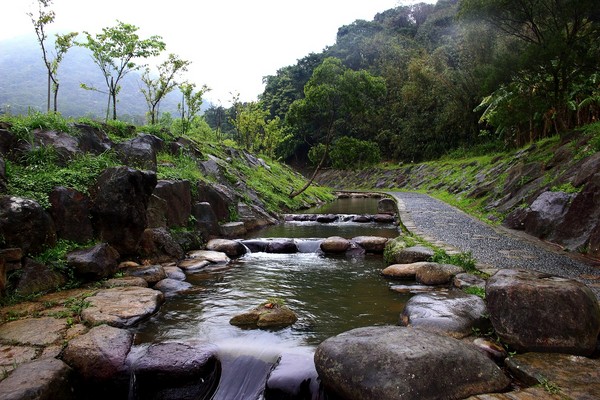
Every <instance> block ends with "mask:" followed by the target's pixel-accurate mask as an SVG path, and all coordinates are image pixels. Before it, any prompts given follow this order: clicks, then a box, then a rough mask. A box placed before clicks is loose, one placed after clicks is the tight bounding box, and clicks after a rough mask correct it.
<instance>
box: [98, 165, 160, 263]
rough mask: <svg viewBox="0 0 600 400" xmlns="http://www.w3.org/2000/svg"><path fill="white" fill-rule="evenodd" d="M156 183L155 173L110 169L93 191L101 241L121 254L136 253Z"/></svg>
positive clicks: (125, 168) (101, 176) (122, 168)
mask: <svg viewBox="0 0 600 400" xmlns="http://www.w3.org/2000/svg"><path fill="white" fill-rule="evenodd" d="M155 186H156V174H155V173H153V172H147V171H137V170H134V169H131V168H127V167H116V168H108V169H106V170H104V172H102V173H101V174H100V176H99V177H98V180H97V183H96V185H95V186H94V187H93V188H92V189H91V190H90V191H91V192H92V196H91V197H92V204H93V206H92V210H91V213H92V221H93V223H94V226H95V228H96V230H97V232H98V234H99V236H100V240H102V241H104V242H107V243H109V244H111V245H112V246H114V247H115V248H116V249H117V251H118V252H119V253H120V254H121V255H128V254H133V253H135V252H136V251H137V248H138V244H139V241H140V238H141V236H142V233H143V232H144V229H146V221H147V220H146V207H147V206H148V201H149V199H150V196H151V195H152V191H153V190H154V187H155Z"/></svg>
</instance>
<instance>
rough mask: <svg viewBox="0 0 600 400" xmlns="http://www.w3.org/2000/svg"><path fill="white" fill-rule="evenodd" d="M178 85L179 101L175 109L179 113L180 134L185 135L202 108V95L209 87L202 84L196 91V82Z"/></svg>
mask: <svg viewBox="0 0 600 400" xmlns="http://www.w3.org/2000/svg"><path fill="white" fill-rule="evenodd" d="M178 87H179V90H180V91H181V103H179V104H177V109H178V110H179V112H180V113H181V131H182V132H181V134H182V135H185V133H186V132H187V131H188V130H189V129H190V127H191V125H192V121H193V120H194V118H195V117H196V116H197V115H198V113H199V112H200V109H201V108H202V96H204V94H205V93H206V92H208V91H209V90H210V89H209V88H208V86H206V85H202V87H201V88H200V90H198V91H196V84H195V83H189V82H183V83H181V84H179V86H178Z"/></svg>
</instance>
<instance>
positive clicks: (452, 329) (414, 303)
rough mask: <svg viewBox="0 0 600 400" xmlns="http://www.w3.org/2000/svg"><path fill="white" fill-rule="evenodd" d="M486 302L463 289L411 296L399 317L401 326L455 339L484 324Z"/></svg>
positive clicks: (485, 319) (485, 320) (467, 334)
mask: <svg viewBox="0 0 600 400" xmlns="http://www.w3.org/2000/svg"><path fill="white" fill-rule="evenodd" d="M486 313H487V310H486V307H485V302H484V301H483V299H482V298H481V297H478V296H475V295H471V294H466V293H465V292H463V291H462V290H452V291H449V292H436V293H424V294H418V295H416V296H413V297H411V298H410V299H409V300H408V302H407V303H406V306H405V307H404V311H403V312H402V315H401V316H400V323H401V324H402V325H404V326H412V327H418V328H419V329H424V330H427V331H430V332H436V333H440V334H443V335H448V336H451V337H454V338H457V339H460V338H463V337H466V336H469V335H470V334H471V333H473V328H478V329H481V328H482V327H483V326H484V325H485V324H486V322H487V318H486Z"/></svg>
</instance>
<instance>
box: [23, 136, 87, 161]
mask: <svg viewBox="0 0 600 400" xmlns="http://www.w3.org/2000/svg"><path fill="white" fill-rule="evenodd" d="M33 145H34V147H42V146H43V147H51V148H53V149H54V151H55V152H56V155H57V156H58V161H59V162H61V163H63V164H66V163H67V162H68V161H69V160H70V159H72V158H73V157H75V155H77V154H80V153H81V150H80V149H79V141H78V140H77V138H76V137H74V136H71V135H69V134H68V133H65V132H56V131H49V130H44V129H36V130H34V131H33Z"/></svg>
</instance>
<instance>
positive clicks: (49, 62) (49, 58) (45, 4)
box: [27, 0, 78, 112]
mask: <svg viewBox="0 0 600 400" xmlns="http://www.w3.org/2000/svg"><path fill="white" fill-rule="evenodd" d="M37 4H38V12H37V15H34V13H33V12H30V13H27V15H28V16H29V17H30V18H31V22H32V23H33V28H34V29H35V34H36V36H37V39H38V43H39V44H40V47H41V48H42V58H43V60H44V66H45V67H46V70H47V72H48V96H47V97H48V101H47V106H46V111H47V112H50V106H51V101H50V94H51V93H53V94H54V107H53V110H54V112H57V111H58V88H59V86H60V83H59V81H58V66H59V64H60V63H61V62H62V60H63V58H64V56H65V54H66V53H67V51H69V49H70V48H71V47H73V44H74V39H75V37H76V36H77V35H78V33H77V32H70V33H67V34H65V35H58V34H57V35H56V40H55V42H54V53H53V54H50V52H49V49H48V48H47V47H48V43H47V39H48V34H47V32H46V26H47V25H48V24H51V23H52V22H54V18H55V13H54V11H52V10H50V9H49V7H50V5H51V4H52V0H38V3H37Z"/></svg>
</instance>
